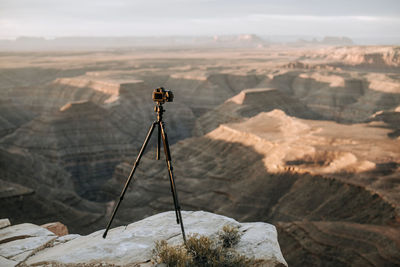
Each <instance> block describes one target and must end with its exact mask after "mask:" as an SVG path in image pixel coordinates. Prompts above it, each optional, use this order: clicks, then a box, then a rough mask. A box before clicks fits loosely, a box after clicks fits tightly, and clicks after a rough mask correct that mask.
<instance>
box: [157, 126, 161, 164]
mask: <svg viewBox="0 0 400 267" xmlns="http://www.w3.org/2000/svg"><path fill="white" fill-rule="evenodd" d="M157 128H158V136H157V156H156V160H159V159H160V147H161V126H160V123H157Z"/></svg>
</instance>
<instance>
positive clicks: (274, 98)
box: [193, 88, 320, 136]
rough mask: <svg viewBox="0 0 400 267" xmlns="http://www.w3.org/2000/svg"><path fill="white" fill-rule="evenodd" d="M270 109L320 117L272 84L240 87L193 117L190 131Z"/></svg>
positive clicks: (208, 128) (198, 131)
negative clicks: (261, 86)
mask: <svg viewBox="0 0 400 267" xmlns="http://www.w3.org/2000/svg"><path fill="white" fill-rule="evenodd" d="M274 109H280V110H283V111H284V112H286V113H287V114H289V115H291V116H297V117H301V118H308V119H317V118H320V116H318V115H317V114H316V113H314V112H312V111H311V110H310V109H308V108H307V107H306V106H305V105H304V104H303V103H301V102H300V101H298V100H297V99H295V98H293V97H291V96H289V95H287V94H285V93H284V92H282V91H279V90H277V89H272V88H253V89H246V90H243V91H242V92H240V93H239V94H237V95H236V96H234V97H232V98H230V99H228V100H226V101H225V103H224V104H222V105H220V106H218V107H217V108H215V109H213V110H211V111H209V112H207V113H206V114H204V115H203V116H201V117H200V118H199V119H197V121H196V127H195V128H194V130H193V134H194V135H195V136H201V135H203V134H206V133H208V132H210V131H212V130H214V129H216V128H217V127H218V126H219V125H221V124H224V123H230V122H239V121H244V120H245V119H246V118H249V117H252V116H255V115H257V114H258V113H260V112H267V111H271V110H274Z"/></svg>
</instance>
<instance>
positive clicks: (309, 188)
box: [115, 110, 400, 265]
mask: <svg viewBox="0 0 400 267" xmlns="http://www.w3.org/2000/svg"><path fill="white" fill-rule="evenodd" d="M367 133H368V134H367ZM387 133H388V130H386V129H384V128H380V127H378V128H374V125H373V124H360V125H352V126H349V125H340V124H337V123H334V122H328V121H312V120H301V119H296V118H292V117H289V116H287V115H285V114H284V113H283V112H282V111H279V110H274V111H271V112H269V113H260V114H259V115H257V116H255V117H252V118H250V119H247V120H245V121H243V122H241V123H235V124H227V125H222V126H220V127H219V128H217V129H216V130H214V131H212V132H210V133H209V134H207V135H205V136H203V137H199V138H191V139H187V140H185V141H182V142H179V143H177V144H176V145H174V146H173V147H172V148H171V149H172V158H173V164H174V170H175V174H176V184H177V188H178V192H179V196H180V201H181V204H182V206H183V207H184V208H186V207H190V208H194V209H205V210H209V211H214V212H218V213H221V214H225V215H227V216H232V217H234V218H236V219H238V220H244V221H254V220H261V221H272V222H291V221H302V220H307V221H315V222H318V221H326V222H329V221H335V222H338V223H337V224H334V225H333V226H332V227H331V230H330V231H331V232H332V233H331V234H330V235H331V236H329V235H328V237H326V238H328V239H331V238H333V237H332V236H336V235H343V236H344V237H343V238H342V237H339V239H338V240H341V241H337V242H346V241H345V240H346V238H347V237H349V238H351V235H352V233H351V232H352V231H354V230H353V228H351V227H349V228H345V229H346V231H348V233H345V231H344V230H340V229H341V227H342V225H343V224H344V225H346V223H354V225H353V227H357V225H361V226H360V227H361V228H363V227H364V226H365V227H367V228H368V229H375V228H374V226H375V225H377V226H380V227H381V228H379V229H382V231H383V229H387V230H388V231H392V230H390V229H394V230H395V231H397V230H396V229H398V227H399V218H400V216H399V215H400V214H399V209H398V207H399V203H400V202H399V198H398V190H399V188H398V186H397V182H398V179H399V177H398V166H399V162H398V159H399V158H400V151H399V146H398V140H390V139H388V137H387ZM371 140H374V141H373V142H374V145H373V146H371V143H370V142H371ZM204 148H206V149H204ZM378 148H379V149H378ZM370 149H373V150H374V153H370ZM241 155H246V157H243V156H241ZM388 156H389V157H391V160H388V159H387V157H388ZM387 161H391V162H392V163H391V164H382V163H383V162H387ZM129 165H130V164H121V165H120V166H119V167H118V171H116V173H115V179H116V181H115V188H121V187H122V185H123V181H125V179H126V177H127V175H128V174H129V171H130V166H129ZM135 175H136V176H137V180H136V181H135V183H134V184H133V185H132V187H131V188H132V189H131V191H130V192H129V193H128V195H127V196H126V198H125V200H124V201H125V203H124V204H123V206H122V210H121V212H120V213H119V215H118V217H119V218H120V219H121V220H122V221H124V220H127V221H129V219H130V218H137V217H136V216H138V217H141V216H148V215H150V214H153V213H157V212H160V211H163V210H167V209H169V208H170V207H172V205H173V204H172V198H171V196H170V194H169V182H168V180H167V178H166V166H165V164H164V162H160V163H158V162H155V161H154V153H149V154H148V155H146V156H145V157H144V158H143V160H142V163H141V165H140V168H139V169H138V171H137V174H135ZM118 184H119V185H118ZM115 194H116V195H117V192H115ZM146 207H147V208H146ZM366 207H368V208H366ZM339 222H343V224H341V223H339ZM278 225H280V224H278ZM285 227H286V224H282V230H281V231H282V232H284V233H285V237H284V238H286V239H288V240H291V239H290V238H292V237H290V236H291V235H292V233H291V232H290V231H289V230H287V229H286V228H285ZM335 227H337V228H338V229H337V230H335ZM312 229H314V228H311V230H312ZM311 230H310V231H311ZM335 231H338V232H335ZM339 231H341V232H340V233H339ZM368 231H370V230H368ZM371 231H372V230H371ZM309 235H310V237H304V240H303V239H300V240H299V241H298V242H300V243H299V244H302V243H301V242H303V241H304V242H306V241H305V240H307V238H314V235H315V236H316V237H315V238H316V239H315V240H316V241H315V242H317V243H319V242H322V243H324V242H323V240H322V239H321V240H320V239H318V238H319V237H318V235H317V232H315V233H314V232H311V233H309ZM377 235H383V236H382V237H380V238H381V239H382V240H385V238H386V239H387V237H386V236H385V235H384V232H378V233H377ZM311 236H312V237H311ZM296 238H299V237H296ZM374 238H375V237H374ZM394 240H395V242H398V241H399V240H398V239H397V238H394ZM363 242H367V243H368V242H369V241H368V240H367V239H366V240H365V241H363ZM285 244H287V245H288V250H290V246H289V243H285ZM310 246H314V245H310ZM321 246H322V250H321V251H325V250H329V246H331V245H328V244H327V245H325V244H323V245H321ZM346 246H349V247H351V248H352V249H353V250H355V251H360V248H358V247H357V245H356V244H355V243H351V242H350V243H346ZM285 249H286V248H285ZM340 249H342V248H338V251H340ZM395 251H398V250H396V249H395ZM301 253H307V247H301V248H299V249H298V251H297V252H293V254H291V253H289V254H290V255H292V256H291V257H290V258H289V259H288V261H289V263H293V264H299V263H297V262H296V259H298V258H299V257H301V256H299V255H300V254H301ZM360 253H361V251H360ZM322 254H323V252H320V254H318V256H316V258H317V259H319V260H321V262H325V261H327V260H328V258H324V256H323V255H322ZM344 257H345V259H344V261H345V262H352V261H353V260H354V261H356V259H355V258H352V257H349V258H346V256H344ZM369 257H372V258H373V260H374V261H377V262H379V261H381V259H380V258H381V255H380V254H379V253H378V254H371V255H370V256H369ZM388 257H389V258H388V259H387V260H388V262H396V257H395V253H392V254H390V256H388ZM336 260H338V261H339V258H335V260H333V261H332V262H334V263H335V262H336V263H337V262H338V261H336ZM312 264H315V265H318V260H317V261H315V262H313V263H312Z"/></svg>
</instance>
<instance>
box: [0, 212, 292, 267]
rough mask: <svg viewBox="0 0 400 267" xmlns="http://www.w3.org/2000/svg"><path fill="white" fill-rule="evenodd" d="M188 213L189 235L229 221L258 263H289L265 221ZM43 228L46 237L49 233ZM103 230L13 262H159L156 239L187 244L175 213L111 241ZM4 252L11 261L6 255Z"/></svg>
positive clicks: (122, 230)
mask: <svg viewBox="0 0 400 267" xmlns="http://www.w3.org/2000/svg"><path fill="white" fill-rule="evenodd" d="M182 216H183V222H184V225H185V230H186V233H187V235H190V234H194V233H198V234H201V235H207V236H214V235H216V234H217V232H218V231H219V230H220V229H222V227H223V226H224V225H231V226H237V227H239V230H240V232H242V238H241V241H240V242H239V244H237V246H236V250H237V251H238V252H239V253H241V254H243V255H246V256H247V257H249V258H253V259H255V260H256V261H257V266H287V263H286V261H285V259H284V258H283V256H282V253H281V250H280V247H279V243H278V239H277V231H276V229H275V227H274V226H273V225H270V224H267V223H261V222H256V223H239V222H237V221H235V220H234V219H231V218H228V217H225V216H221V215H216V214H213V213H209V212H204V211H196V212H191V211H183V212H182ZM17 226H18V225H17ZM17 226H9V227H6V228H4V229H1V230H0V236H2V235H3V231H7V232H8V233H9V232H10V231H9V230H7V229H10V228H12V227H17ZM35 227H37V226H35ZM43 230H44V232H45V233H46V235H48V234H49V233H48V231H46V230H45V229H43ZM19 234H21V233H19ZM102 234H103V230H100V231H97V232H94V233H92V234H90V235H87V236H79V235H66V236H63V237H58V238H55V237H54V239H53V240H52V243H51V244H47V246H44V247H41V248H38V249H37V250H36V253H35V254H34V255H30V256H29V257H28V258H27V259H22V261H19V262H18V261H15V258H14V259H13V261H12V262H9V263H10V264H9V266H13V265H14V264H13V263H15V264H18V263H24V264H26V265H29V266H32V265H33V266H49V265H55V266H63V265H68V266H74V265H76V266H78V265H79V266H82V265H98V264H99V265H100V264H102V265H103V266H104V265H106V266H107V265H113V266H127V265H129V266H153V263H152V262H151V256H152V249H153V248H154V243H155V241H157V240H162V239H165V240H167V241H168V243H170V244H178V243H181V242H182V236H181V232H180V227H179V225H177V224H176V220H175V213H174V212H173V211H170V212H164V213H160V214H157V215H154V216H151V217H148V218H146V219H144V220H141V221H138V222H135V223H132V224H129V225H127V226H121V227H117V228H114V229H111V230H110V232H109V234H108V236H107V238H106V239H103V238H102ZM19 241H20V240H19ZM7 247H9V244H8V243H5V244H1V248H2V250H1V251H2V252H6V251H7ZM14 249H15V248H14ZM2 254H3V253H2ZM6 254H7V253H6ZM0 256H1V257H4V259H5V260H6V259H7V260H8V257H7V256H6V255H0Z"/></svg>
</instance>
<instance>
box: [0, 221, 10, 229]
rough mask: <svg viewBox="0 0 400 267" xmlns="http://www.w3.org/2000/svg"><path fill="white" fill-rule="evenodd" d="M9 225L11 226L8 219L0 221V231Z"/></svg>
mask: <svg viewBox="0 0 400 267" xmlns="http://www.w3.org/2000/svg"><path fill="white" fill-rule="evenodd" d="M10 225H11V223H10V220H9V219H0V229H2V228H5V227H7V226H10Z"/></svg>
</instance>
